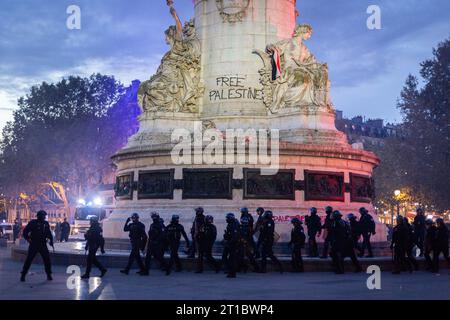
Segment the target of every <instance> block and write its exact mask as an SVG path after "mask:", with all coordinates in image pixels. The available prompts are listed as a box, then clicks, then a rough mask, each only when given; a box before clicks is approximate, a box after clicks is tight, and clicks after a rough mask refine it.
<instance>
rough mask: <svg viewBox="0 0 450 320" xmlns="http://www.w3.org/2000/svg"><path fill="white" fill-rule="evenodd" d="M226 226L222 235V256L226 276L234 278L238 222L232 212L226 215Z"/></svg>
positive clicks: (237, 244)
mask: <svg viewBox="0 0 450 320" xmlns="http://www.w3.org/2000/svg"><path fill="white" fill-rule="evenodd" d="M226 222H227V226H226V228H225V232H224V235H223V240H224V247H223V257H224V263H225V264H226V270H227V273H228V275H227V278H236V271H237V263H238V261H237V258H238V257H237V255H238V249H239V248H238V246H239V222H238V221H237V220H236V218H235V216H234V214H233V213H228V214H227V215H226Z"/></svg>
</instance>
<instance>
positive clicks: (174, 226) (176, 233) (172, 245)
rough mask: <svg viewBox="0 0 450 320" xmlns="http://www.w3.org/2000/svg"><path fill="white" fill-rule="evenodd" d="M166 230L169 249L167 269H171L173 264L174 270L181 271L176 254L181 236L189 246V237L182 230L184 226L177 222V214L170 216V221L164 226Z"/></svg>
mask: <svg viewBox="0 0 450 320" xmlns="http://www.w3.org/2000/svg"><path fill="white" fill-rule="evenodd" d="M166 232H167V240H168V242H169V250H170V260H169V269H171V268H172V266H173V265H174V264H175V267H176V271H181V270H182V267H181V261H180V257H179V256H178V249H179V248H180V240H181V237H182V236H183V238H184V240H185V241H186V245H187V246H188V247H189V239H188V237H187V234H186V232H185V231H184V227H183V226H182V225H181V224H180V223H179V222H178V218H177V216H175V217H174V218H172V222H171V223H170V224H169V225H168V226H167V227H166Z"/></svg>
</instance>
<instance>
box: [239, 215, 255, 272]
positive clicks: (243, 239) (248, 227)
mask: <svg viewBox="0 0 450 320" xmlns="http://www.w3.org/2000/svg"><path fill="white" fill-rule="evenodd" d="M241 212H242V211H241ZM247 213H248V212H247ZM239 241H240V246H239V250H240V252H239V269H240V270H241V269H242V271H244V272H247V270H248V266H247V264H246V263H245V257H247V259H248V260H249V262H250V264H251V265H252V266H253V269H254V271H255V272H258V271H259V266H258V264H257V263H256V260H255V256H254V248H255V244H254V241H253V223H252V220H250V219H249V218H248V215H242V217H241V225H240V239H239Z"/></svg>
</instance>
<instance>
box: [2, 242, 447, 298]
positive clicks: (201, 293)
mask: <svg viewBox="0 0 450 320" xmlns="http://www.w3.org/2000/svg"><path fill="white" fill-rule="evenodd" d="M21 267H22V264H21V263H20V262H14V261H12V260H11V259H10V248H0V299H1V300H9V299H24V300H28V299H45V300H60V299H63V300H74V299H81V300H96V299H98V300H110V299H132V300H140V299H176V300H178V299H180V300H191V299H200V300H209V299H217V300H224V299H237V300H240V299H254V300H304V299H327V300H328V299H367V300H376V299H421V300H422V299H432V300H435V299H450V275H449V270H448V269H445V270H442V273H441V274H440V275H434V274H431V273H427V272H423V271H419V272H414V273H413V274H408V273H405V274H401V275H397V276H396V275H392V274H391V273H389V272H382V273H381V290H369V289H368V288H367V285H366V282H367V279H368V277H369V275H368V274H365V273H360V274H353V273H347V274H344V275H335V274H333V273H328V272H313V273H304V274H293V273H284V274H279V273H268V274H255V273H247V274H238V277H237V278H236V279H227V278H226V277H225V275H224V274H215V273H213V272H205V273H204V274H195V273H193V272H182V273H173V274H171V275H170V276H165V275H164V274H163V273H162V272H159V271H152V272H151V274H150V276H149V277H140V276H138V275H136V274H134V273H130V275H129V276H125V275H122V274H120V273H119V269H110V270H109V271H108V273H107V275H106V276H105V278H104V279H100V278H98V277H96V278H92V279H91V280H90V281H83V280H79V279H77V280H74V281H71V279H70V278H69V274H67V273H66V271H67V268H66V267H64V266H54V268H53V271H54V281H52V282H48V281H46V280H45V273H44V270H43V266H42V265H33V266H32V268H31V272H30V274H29V275H28V278H27V282H25V283H21V282H19V272H20V270H21ZM82 271H83V270H82ZM96 274H98V271H97V270H94V273H93V275H96ZM68 282H69V286H70V289H69V288H68V286H67V284H68Z"/></svg>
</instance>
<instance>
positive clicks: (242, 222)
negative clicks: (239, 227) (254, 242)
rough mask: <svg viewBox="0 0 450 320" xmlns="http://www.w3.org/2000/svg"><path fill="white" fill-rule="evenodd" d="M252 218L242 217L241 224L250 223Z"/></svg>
mask: <svg viewBox="0 0 450 320" xmlns="http://www.w3.org/2000/svg"><path fill="white" fill-rule="evenodd" d="M249 223H250V220H249V219H248V218H247V217H242V218H241V224H249Z"/></svg>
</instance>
